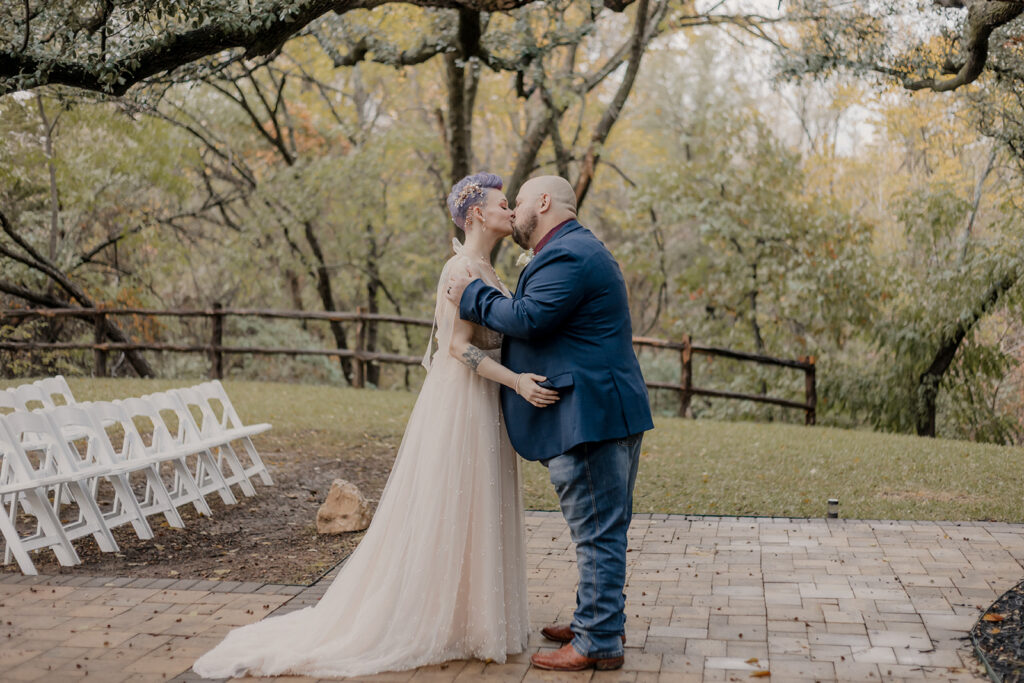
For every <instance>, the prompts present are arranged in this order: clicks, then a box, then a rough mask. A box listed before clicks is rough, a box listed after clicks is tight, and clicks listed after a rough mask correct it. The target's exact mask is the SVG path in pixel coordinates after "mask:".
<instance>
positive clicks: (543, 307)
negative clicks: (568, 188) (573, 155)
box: [459, 220, 654, 460]
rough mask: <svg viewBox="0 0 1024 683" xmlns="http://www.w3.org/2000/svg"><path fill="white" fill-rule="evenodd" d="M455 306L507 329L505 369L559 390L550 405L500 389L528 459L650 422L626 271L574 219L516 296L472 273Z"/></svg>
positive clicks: (527, 271)
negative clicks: (537, 405) (529, 375)
mask: <svg viewBox="0 0 1024 683" xmlns="http://www.w3.org/2000/svg"><path fill="white" fill-rule="evenodd" d="M459 313H460V315H461V316H462V318H463V319H465V320H469V321H471V322H474V323H477V324H479V325H483V326H485V327H489V328H491V329H492V330H497V331H498V332H501V333H502V334H504V335H505V338H504V341H503V342H502V346H501V360H502V363H503V364H504V365H505V366H506V367H508V368H509V369H511V370H513V371H515V372H534V373H537V374H539V375H544V376H546V377H547V378H548V383H550V385H551V386H552V387H554V388H555V389H557V390H558V393H559V395H560V396H561V400H559V401H558V402H557V403H556V404H555V405H554V406H550V407H547V408H534V407H533V406H532V405H530V404H529V403H527V402H526V400H525V399H523V398H521V397H520V396H519V395H517V394H516V393H515V392H514V391H512V390H511V389H509V388H507V387H502V388H501V407H502V410H503V411H504V414H505V424H506V427H507V428H508V433H509V438H510V439H511V440H512V446H513V447H514V448H515V449H516V451H517V452H518V453H519V454H520V455H521V456H523V457H524V458H526V459H527V460H546V459H547V458H552V457H554V456H556V455H559V454H561V453H565V452H566V451H568V450H569V449H571V448H572V447H573V446H576V445H578V444H581V443H588V442H593V441H604V440H606V439H621V438H625V437H627V436H630V435H633V434H639V433H640V432H644V431H646V430H648V429H651V428H653V427H654V423H653V421H652V420H651V409H650V403H649V402H648V398H647V387H646V386H645V385H644V378H643V375H641V374H640V364H639V363H638V362H637V359H636V353H635V352H634V351H633V344H632V339H633V330H632V323H631V321H630V317H629V303H628V300H627V297H626V283H625V281H624V280H623V278H622V272H621V271H620V270H619V264H618V263H616V262H615V259H614V257H612V255H611V253H610V252H609V251H608V249H607V248H606V247H605V246H604V244H602V243H601V241H600V240H598V239H597V237H595V236H594V234H593V233H592V232H590V231H589V230H587V229H586V228H584V227H583V226H582V225H580V224H579V222H578V221H575V220H574V221H571V222H569V223H567V224H566V225H564V226H562V228H561V229H560V230H559V231H558V232H557V233H555V234H554V235H553V236H552V238H551V241H550V242H548V243H547V244H545V245H544V247H543V249H541V251H540V253H538V254H537V255H536V256H535V257H534V258H533V260H532V261H530V263H529V264H527V266H526V268H524V269H523V272H522V275H520V277H519V285H518V286H517V287H516V292H515V294H514V295H513V296H512V298H511V299H510V298H508V297H506V296H504V295H503V294H502V293H501V292H499V291H498V290H496V289H494V288H493V287H489V286H487V285H486V284H484V282H483V281H482V280H474V281H473V282H471V283H470V284H469V286H468V287H467V288H466V291H465V293H464V294H463V295H462V300H461V302H460V305H459Z"/></svg>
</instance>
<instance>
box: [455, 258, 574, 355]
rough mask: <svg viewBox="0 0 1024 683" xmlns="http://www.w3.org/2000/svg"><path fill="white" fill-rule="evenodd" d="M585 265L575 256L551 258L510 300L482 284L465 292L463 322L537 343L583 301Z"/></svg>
mask: <svg viewBox="0 0 1024 683" xmlns="http://www.w3.org/2000/svg"><path fill="white" fill-rule="evenodd" d="M583 269H584V263H583V262H582V261H581V260H580V259H579V257H578V256H576V255H575V254H573V253H571V252H568V251H563V252H559V253H557V254H553V255H552V257H551V258H550V259H549V260H547V261H545V262H544V263H542V264H538V266H537V268H536V270H535V271H534V272H533V273H531V274H530V277H529V279H527V280H526V282H525V283H524V285H523V286H524V289H523V294H522V296H521V297H518V298H509V297H506V296H505V295H504V294H502V293H501V292H499V291H498V290H497V289H494V288H493V287H489V286H487V285H486V284H484V283H483V281H481V280H474V281H473V282H471V283H470V284H469V286H468V287H467V288H466V291H465V293H464V294H463V295H462V300H461V302H460V304H459V314H460V315H461V316H462V318H463V319H465V320H469V321H471V322H475V323H477V324H479V325H483V326H484V327H489V328H491V329H492V330H497V331H498V332H501V333H502V334H506V335H509V336H511V337H517V338H519V339H538V338H542V337H545V336H547V335H548V334H550V333H551V332H552V331H553V330H556V329H558V328H559V327H560V326H561V325H562V323H563V322H564V321H565V319H566V318H567V317H568V316H569V315H570V314H571V313H572V312H573V310H575V309H576V307H577V306H578V305H579V303H580V301H581V300H582V298H583V292H584V279H583Z"/></svg>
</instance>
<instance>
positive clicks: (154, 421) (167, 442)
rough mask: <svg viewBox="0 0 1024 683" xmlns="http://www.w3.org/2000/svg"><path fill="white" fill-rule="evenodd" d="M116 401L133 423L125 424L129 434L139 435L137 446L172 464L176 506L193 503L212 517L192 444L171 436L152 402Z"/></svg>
mask: <svg viewBox="0 0 1024 683" xmlns="http://www.w3.org/2000/svg"><path fill="white" fill-rule="evenodd" d="M113 403H114V405H115V406H116V407H117V408H120V409H121V410H122V412H123V415H124V416H125V417H126V418H127V419H128V425H131V427H130V428H129V427H128V426H127V425H126V426H125V433H126V434H128V433H129V429H130V431H131V433H133V434H134V435H135V437H137V438H135V439H133V440H134V441H135V444H136V446H137V447H141V449H142V452H143V453H144V454H145V457H147V458H152V459H154V460H159V461H160V462H165V463H168V464H169V465H170V466H171V468H172V472H173V474H174V479H173V483H172V484H171V487H170V489H171V491H170V496H171V500H173V501H174V505H175V507H181V506H182V505H187V504H189V503H191V504H192V505H193V507H195V509H196V512H198V513H199V514H201V515H206V516H207V517H209V516H211V515H212V514H213V511H212V510H210V506H209V505H208V504H207V502H206V498H205V497H204V495H205V494H204V492H203V491H201V490H200V488H199V485H198V484H197V483H196V480H195V477H194V476H193V475H192V472H191V470H190V468H189V463H188V458H189V456H191V455H193V453H192V451H191V450H190V448H189V447H186V446H183V445H181V444H180V443H178V441H177V439H175V437H174V436H172V435H171V432H170V429H169V428H168V426H167V424H166V423H165V422H164V419H163V416H161V415H160V411H159V410H157V409H156V408H155V407H154V406H153V404H152V403H150V402H149V401H144V400H142V399H141V398H125V399H120V400H117V401H114V402H113ZM126 438H128V437H127V436H126ZM147 438H148V440H147Z"/></svg>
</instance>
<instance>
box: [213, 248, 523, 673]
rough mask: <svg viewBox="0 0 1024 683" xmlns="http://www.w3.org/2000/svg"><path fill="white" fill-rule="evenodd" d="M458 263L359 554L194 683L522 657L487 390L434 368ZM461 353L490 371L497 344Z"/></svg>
mask: <svg viewBox="0 0 1024 683" xmlns="http://www.w3.org/2000/svg"><path fill="white" fill-rule="evenodd" d="M457 252H458V249H457ZM465 258H466V257H464V256H461V255H460V254H458V253H457V254H456V256H454V257H453V258H452V259H450V260H449V261H448V263H447V264H446V265H445V268H444V271H443V272H442V274H441V278H440V281H439V283H438V290H437V306H436V311H435V320H436V322H437V340H438V349H439V350H438V351H437V352H436V354H434V357H433V361H432V362H430V360H429V357H430V349H428V351H427V354H428V355H427V357H426V358H425V361H426V362H425V364H426V365H428V371H427V376H426V379H425V380H424V383H423V388H422V389H421V390H420V394H419V397H418V398H417V400H416V405H415V407H414V408H413V411H412V415H411V416H410V417H409V424H408V425H407V426H406V430H405V435H404V437H403V438H402V443H401V446H400V447H399V449H398V456H397V458H396V460H395V464H394V467H393V469H392V471H391V475H390V477H389V478H388V482H387V485H386V486H385V488H384V492H383V494H382V495H381V498H380V503H379V504H378V506H377V512H376V514H375V516H374V518H373V523H372V524H371V525H370V528H369V530H368V531H367V532H366V535H365V536H364V537H363V540H362V541H361V542H360V544H359V546H358V547H357V548H356V550H355V551H354V552H353V553H352V555H351V556H350V557H349V559H348V561H347V562H346V563H345V565H344V566H343V567H342V569H341V571H340V573H339V574H338V575H337V577H336V578H335V579H334V582H333V583H332V584H331V586H330V588H329V589H328V590H327V592H326V594H325V595H324V596H323V598H322V599H321V600H320V602H319V603H318V604H317V605H316V606H314V607H309V608H306V609H303V610H300V611H297V612H292V613H291V614H286V615H284V616H280V617H269V618H267V619H264V620H263V621H260V622H257V623H255V624H250V625H249V626H243V627H241V628H238V629H235V630H234V631H232V632H231V633H229V634H228V636H227V638H225V639H224V641H222V642H221V643H220V644H219V645H218V646H217V647H215V648H214V649H213V650H211V651H210V652H208V653H206V654H205V655H203V656H202V657H200V658H199V660H198V661H196V663H195V664H194V666H193V670H194V671H195V672H196V673H197V674H199V675H201V676H203V677H206V678H223V677H228V676H242V675H246V674H248V675H254V676H259V675H265V676H269V675H278V674H286V673H288V674H299V675H309V676H314V677H315V676H320V677H328V676H358V675H369V674H373V673H378V672H382V671H398V670H405V669H411V668H415V667H419V666H425V665H429V664H436V663H439V662H443V661H446V660H451V659H468V658H475V659H490V660H494V661H496V662H504V661H505V658H506V655H507V654H514V653H518V652H522V651H523V649H524V648H525V646H526V641H527V632H528V628H529V619H528V616H527V595H526V566H525V565H526V558H525V549H524V540H523V508H522V498H521V494H520V489H519V470H518V462H517V456H516V455H515V453H514V452H513V450H512V446H511V444H510V443H509V440H508V436H507V435H506V433H505V425H504V422H503V420H502V418H501V413H500V410H499V404H498V385H497V384H495V383H493V382H490V381H488V380H486V379H483V378H482V377H480V376H479V375H477V374H476V373H475V372H474V371H473V370H471V369H469V368H468V367H467V366H465V365H463V364H462V363H461V362H459V361H458V360H456V359H455V358H452V357H451V356H450V355H449V354H448V342H449V340H450V338H451V334H452V328H453V325H454V320H455V316H456V315H457V311H456V308H455V306H454V305H453V304H451V303H450V302H449V301H448V300H447V299H446V298H445V297H444V294H443V291H442V288H443V287H445V286H447V281H448V272H449V270H450V269H451V268H452V267H453V266H456V265H458V266H462V265H464V264H465ZM485 279H486V278H485ZM492 279H494V278H492ZM489 284H492V285H494V286H497V287H499V288H501V289H502V290H503V291H505V292H506V294H507V293H508V290H507V289H505V288H504V286H503V285H502V284H501V283H500V282H498V281H497V280H496V279H494V281H493V282H490V283H489ZM473 343H474V344H475V345H477V346H478V347H480V348H481V349H486V353H488V354H489V355H491V356H492V357H493V358H495V359H496V360H500V359H499V353H498V348H499V347H500V345H501V336H500V335H499V334H497V333H495V332H492V331H489V330H484V329H483V328H481V329H480V330H478V332H477V334H476V335H475V338H474V340H473Z"/></svg>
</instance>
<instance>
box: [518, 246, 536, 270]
mask: <svg viewBox="0 0 1024 683" xmlns="http://www.w3.org/2000/svg"><path fill="white" fill-rule="evenodd" d="M532 260H533V249H527V250H526V251H524V252H523V253H522V254H520V255H519V258H517V259H516V265H517V266H525V265H526V264H527V263H529V262H530V261H532Z"/></svg>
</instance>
